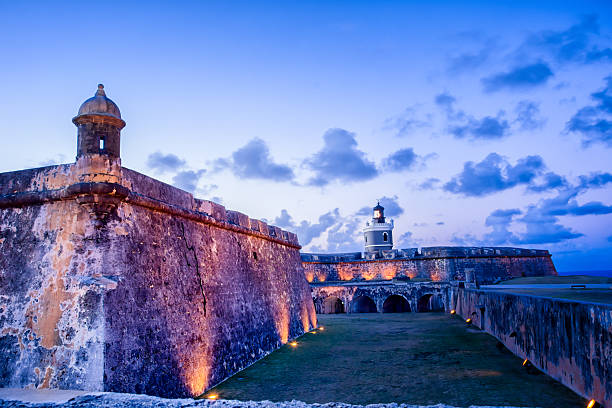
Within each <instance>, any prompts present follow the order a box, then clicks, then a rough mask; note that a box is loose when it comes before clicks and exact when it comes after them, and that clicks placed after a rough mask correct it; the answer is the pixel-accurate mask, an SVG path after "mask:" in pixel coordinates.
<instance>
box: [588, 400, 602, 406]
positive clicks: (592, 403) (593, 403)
mask: <svg viewBox="0 0 612 408" xmlns="http://www.w3.org/2000/svg"><path fill="white" fill-rule="evenodd" d="M599 407H601V405H599V404H598V403H597V401H595V400H594V399H592V400H590V401H589V404H588V405H587V408H599Z"/></svg>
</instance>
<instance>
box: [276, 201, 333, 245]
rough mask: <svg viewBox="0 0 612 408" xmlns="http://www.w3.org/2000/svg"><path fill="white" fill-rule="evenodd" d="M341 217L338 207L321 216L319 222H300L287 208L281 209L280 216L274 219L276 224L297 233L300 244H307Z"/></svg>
mask: <svg viewBox="0 0 612 408" xmlns="http://www.w3.org/2000/svg"><path fill="white" fill-rule="evenodd" d="M339 219H340V213H339V211H338V209H337V208H336V209H335V210H333V211H329V212H327V213H325V214H323V215H321V216H320V217H319V220H318V221H319V222H317V223H315V224H311V223H310V222H308V221H301V222H300V223H299V224H295V223H294V222H293V218H292V217H291V215H289V212H288V211H287V210H285V209H283V210H281V214H280V216H278V217H276V218H275V219H274V225H277V226H279V227H281V228H284V229H287V230H289V231H291V232H294V233H296V234H297V236H298V239H299V241H300V245H302V246H306V245H308V244H310V243H311V242H312V240H313V239H315V238H318V237H320V236H321V234H322V233H323V232H325V231H326V230H327V229H328V228H330V227H331V226H332V225H334V224H335V223H336V222H337V221H338V220H339Z"/></svg>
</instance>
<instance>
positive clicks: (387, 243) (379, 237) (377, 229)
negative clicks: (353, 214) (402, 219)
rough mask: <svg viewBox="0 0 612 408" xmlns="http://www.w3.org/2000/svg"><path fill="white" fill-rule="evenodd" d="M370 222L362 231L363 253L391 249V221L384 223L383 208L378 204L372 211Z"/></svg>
mask: <svg viewBox="0 0 612 408" xmlns="http://www.w3.org/2000/svg"><path fill="white" fill-rule="evenodd" d="M372 211H373V214H372V221H371V222H367V223H366V227H365V228H364V229H363V238H364V240H365V252H366V253H373V252H374V253H376V252H380V251H382V250H389V249H393V234H392V232H393V220H391V222H386V221H385V208H384V207H383V206H382V205H380V202H379V203H378V204H377V205H376V207H374V208H373V209H372Z"/></svg>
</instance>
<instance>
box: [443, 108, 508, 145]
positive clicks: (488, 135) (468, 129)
mask: <svg viewBox="0 0 612 408" xmlns="http://www.w3.org/2000/svg"><path fill="white" fill-rule="evenodd" d="M502 116H503V114H502V113H500V114H498V116H497V117H493V116H485V117H483V118H482V119H475V118H470V119H468V121H467V122H466V123H465V124H463V125H458V126H451V127H449V131H450V133H451V134H452V135H454V136H455V137H456V138H464V137H472V138H474V139H501V138H502V137H504V136H507V135H508V134H509V131H510V125H509V124H508V121H507V120H505V119H503V117H502Z"/></svg>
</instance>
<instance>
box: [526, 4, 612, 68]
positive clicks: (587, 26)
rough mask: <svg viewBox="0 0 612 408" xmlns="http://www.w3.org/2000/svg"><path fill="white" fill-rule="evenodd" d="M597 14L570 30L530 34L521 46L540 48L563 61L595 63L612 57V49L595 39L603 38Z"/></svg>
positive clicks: (586, 18)
mask: <svg viewBox="0 0 612 408" xmlns="http://www.w3.org/2000/svg"><path fill="white" fill-rule="evenodd" d="M597 20H598V18H597V16H596V15H593V14H592V15H588V16H585V17H583V18H582V20H581V21H580V22H579V23H577V24H574V25H572V26H571V27H569V28H568V29H566V30H560V31H554V30H545V31H540V32H538V33H535V34H533V35H531V36H529V37H528V38H527V39H526V40H525V42H524V43H523V45H522V46H521V47H520V49H521V50H524V51H536V52H537V51H539V52H542V53H544V55H546V56H551V57H553V58H554V59H555V61H556V62H557V63H559V64H563V63H568V62H578V63H586V64H588V63H593V62H598V61H604V60H612V49H610V48H608V47H605V48H600V47H599V46H598V44H595V39H596V38H598V37H600V32H599V23H598V21H597Z"/></svg>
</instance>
